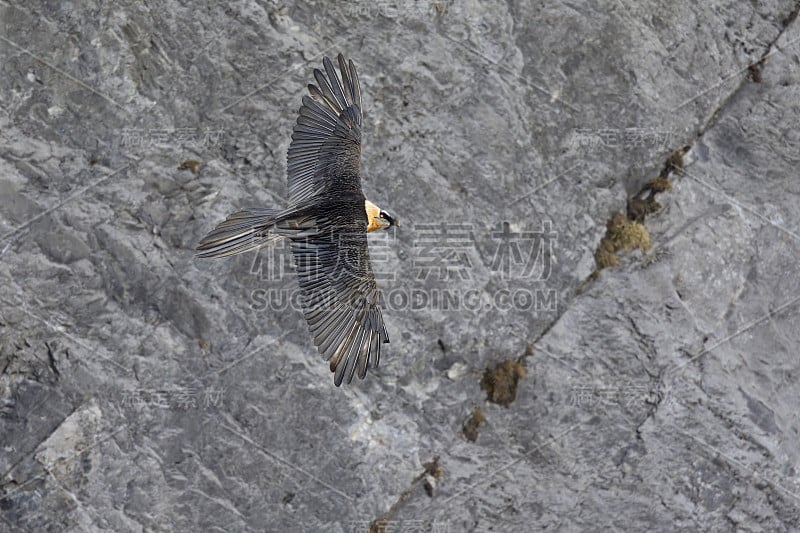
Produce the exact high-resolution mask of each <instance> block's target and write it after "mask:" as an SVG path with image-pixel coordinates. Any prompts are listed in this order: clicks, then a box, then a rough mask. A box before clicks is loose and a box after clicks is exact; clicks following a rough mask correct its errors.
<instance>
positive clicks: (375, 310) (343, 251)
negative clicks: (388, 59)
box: [288, 54, 389, 386]
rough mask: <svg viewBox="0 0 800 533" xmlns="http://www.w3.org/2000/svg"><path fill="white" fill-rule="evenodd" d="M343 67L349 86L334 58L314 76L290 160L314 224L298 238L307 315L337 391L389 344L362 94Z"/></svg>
mask: <svg viewBox="0 0 800 533" xmlns="http://www.w3.org/2000/svg"><path fill="white" fill-rule="evenodd" d="M338 61H339V69H340V71H341V80H340V79H339V77H338V76H337V74H336V70H335V69H334V67H333V63H332V62H331V61H330V59H328V58H327V57H326V58H325V59H324V60H323V66H324V68H325V73H323V72H322V71H320V70H318V69H315V70H314V78H315V79H316V81H317V85H309V86H308V91H309V93H310V94H311V96H304V97H303V107H301V108H300V114H299V116H298V118H297V123H296V125H295V127H294V131H293V133H292V144H291V145H290V146H289V155H288V175H289V202H290V205H292V206H294V207H295V208H296V209H298V210H301V211H302V212H304V213H307V214H308V216H309V217H310V219H306V220H305V222H304V226H305V228H306V229H304V230H303V233H302V237H301V236H300V234H298V235H296V236H294V237H292V239H291V248H292V255H293V256H294V259H295V265H296V268H297V276H298V280H299V283H300V289H301V292H302V306H303V313H304V315H305V318H306V321H307V322H308V325H309V328H310V330H311V333H312V335H313V336H314V344H315V345H316V346H317V347H318V349H319V351H320V353H321V354H322V356H323V357H324V358H325V359H326V360H329V361H330V368H331V371H332V372H334V383H335V384H336V386H339V385H341V383H342V381H345V380H346V381H347V382H348V383H349V382H350V381H352V379H353V376H354V375H356V374H358V376H359V378H364V376H366V374H367V369H369V368H373V367H377V366H378V364H379V362H380V355H381V345H382V344H384V343H387V342H389V336H388V334H387V333H386V327H385V326H384V323H383V316H382V315H381V309H380V300H381V293H380V290H379V289H378V285H377V283H376V282H375V276H374V275H373V273H372V267H371V266H370V260H369V250H368V247H367V234H366V229H367V215H366V211H365V207H364V194H363V193H362V191H361V177H360V174H359V167H360V159H361V89H360V88H359V84H358V74H357V73H356V68H355V65H354V64H353V62H352V61H349V62H345V59H344V57H343V56H342V55H341V54H339V57H338ZM326 74H327V76H326Z"/></svg>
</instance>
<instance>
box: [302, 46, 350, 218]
mask: <svg viewBox="0 0 800 533" xmlns="http://www.w3.org/2000/svg"><path fill="white" fill-rule="evenodd" d="M338 60H339V69H340V70H341V73H342V79H341V81H340V80H339V77H338V76H337V75H336V70H335V69H334V67H333V63H332V62H331V60H330V59H328V58H327V57H326V58H325V59H324V60H323V62H322V64H323V67H324V68H325V73H323V72H322V71H321V70H319V69H314V78H315V79H316V81H317V85H309V86H308V92H309V93H311V96H303V106H302V107H301V108H300V114H299V116H298V117H297V123H296V124H295V126H294V130H293V132H292V143H291V144H290V145H289V153H288V156H287V162H286V165H287V173H288V180H289V202H290V203H292V204H298V203H300V202H302V201H304V200H308V199H309V198H311V197H313V196H316V195H318V194H321V193H323V192H325V191H332V190H336V191H342V192H353V193H358V194H361V178H360V177H359V167H360V161H361V88H360V86H359V83H358V73H357V72H356V67H355V65H354V64H353V62H352V61H349V62H345V59H344V56H343V55H342V54H339V57H338ZM326 74H327V76H326Z"/></svg>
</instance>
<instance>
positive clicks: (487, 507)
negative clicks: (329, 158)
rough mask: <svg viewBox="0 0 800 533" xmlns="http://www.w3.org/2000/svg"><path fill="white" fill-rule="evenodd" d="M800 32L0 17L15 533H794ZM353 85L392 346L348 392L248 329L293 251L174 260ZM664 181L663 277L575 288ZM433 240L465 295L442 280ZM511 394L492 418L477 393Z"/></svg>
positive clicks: (694, 12) (82, 7)
mask: <svg viewBox="0 0 800 533" xmlns="http://www.w3.org/2000/svg"><path fill="white" fill-rule="evenodd" d="M798 10H800V5H799V4H798V2H796V1H789V0H768V1H762V2H724V1H712V2H690V1H684V0H678V1H674V2H661V1H657V0H645V1H642V2H630V1H626V0H622V1H620V0H604V1H599V2H597V1H586V2H580V3H577V4H575V3H569V2H555V3H553V2H539V1H536V2H516V1H513V0H512V1H508V2H500V1H488V2H478V1H477V0H465V1H457V2H447V1H445V2H441V3H432V2H428V1H419V2H412V1H407V2H406V1H398V2H385V1H375V2H357V3H356V2H350V3H329V2H321V1H320V2H303V3H301V4H297V5H289V4H283V3H279V2H272V1H258V2H248V1H244V2H235V3H232V4H230V5H227V6H218V5H215V4H213V3H208V4H207V5H197V4H195V3H191V2H177V1H174V0H159V1H156V2H148V3H140V2H128V1H124V2H116V3H113V5H109V4H108V3H100V2H92V1H91V0H89V1H86V2H81V3H69V2H67V3H64V2H55V3H46V2H25V3H22V2H0V58H1V60H0V198H1V200H0V277H1V278H2V283H0V398H1V399H2V403H1V404H0V530H4V531H75V532H83V531H119V532H123V531H229V532H233V531H237V532H238V531H348V532H349V531H366V530H368V529H369V528H370V526H371V525H372V527H373V530H381V529H382V530H388V531H419V530H422V531H439V532H442V531H451V532H455V531H533V530H543V529H548V530H556V531H575V530H582V529H592V530H600V529H603V530H606V529H608V530H630V531H644V530H649V531H653V530H655V531H674V530H675V529H678V528H680V529H690V530H714V531H734V530H736V531H791V530H797V529H798V528H800V474H799V473H798V469H797V463H798V460H800V446H798V416H797V413H798V411H797V401H798V398H799V397H800V385H798V376H800V359H798V346H799V345H800V328H798V325H799V324H800V318H799V316H800V311H799V310H800V276H798V270H799V269H800V266H798V260H797V258H798V254H799V253H800V208H798V197H799V196H800V180H798V177H799V176H798V170H797V169H798V164H800V134H799V133H798V123H800V68H799V67H800V22H799V21H797V20H795V17H796V15H797V13H798ZM338 51H342V52H344V53H346V54H347V55H348V56H350V57H352V58H353V59H354V61H355V62H356V64H357V65H358V67H359V73H360V76H361V84H362V90H363V92H364V105H365V115H366V116H365V132H364V154H363V172H364V176H365V177H364V183H363V186H364V190H365V193H366V194H367V196H368V197H370V198H371V199H373V200H374V201H376V202H377V203H379V204H380V205H383V206H385V207H388V208H389V209H391V210H393V211H394V212H395V213H396V214H398V215H399V216H400V217H401V219H402V222H403V225H402V226H401V227H400V228H398V229H397V231H396V232H395V233H393V234H391V235H390V234H388V233H387V234H385V235H380V236H374V237H375V238H374V239H373V240H372V241H371V243H372V245H374V246H373V260H374V262H375V264H376V270H378V271H381V272H383V273H384V274H385V278H384V279H382V280H381V285H382V287H383V288H384V292H385V293H386V294H390V293H391V294H393V295H394V296H393V298H395V300H394V305H388V304H387V310H386V312H385V313H384V316H385V318H386V322H387V324H388V328H389V334H390V337H391V339H392V342H391V344H389V345H388V346H387V349H386V350H385V352H384V357H383V361H382V365H381V368H380V369H379V370H378V371H376V372H374V373H372V374H370V375H369V376H368V378H367V379H366V380H365V381H363V382H357V383H354V384H353V385H351V386H349V387H344V386H343V387H342V388H341V389H337V388H335V387H334V386H333V383H332V375H331V374H330V373H329V371H328V369H327V365H326V364H325V363H324V362H323V361H321V359H320V358H319V357H318V355H317V354H316V351H315V349H314V347H313V345H312V343H311V338H310V335H309V334H308V332H307V329H306V325H305V323H304V322H303V320H302V316H301V315H300V313H299V312H297V311H296V310H293V309H292V308H291V307H290V306H287V307H286V308H284V309H274V308H272V309H271V308H270V307H275V306H269V305H267V306H265V305H263V304H264V301H265V300H264V295H267V294H274V293H276V292H277V293H280V294H287V293H290V292H291V291H293V290H294V289H296V281H295V280H294V279H293V275H292V273H291V266H290V264H289V265H288V266H287V271H286V272H280V268H283V267H282V265H283V266H286V265H285V264H284V259H285V257H283V256H282V255H281V253H280V249H277V250H274V251H272V252H270V251H261V252H260V253H259V254H251V255H249V256H243V257H237V258H233V259H229V260H225V261H208V260H196V259H194V258H193V255H192V248H193V246H194V244H195V243H196V242H197V241H198V239H199V238H200V237H201V236H202V235H203V234H204V233H205V232H207V231H208V230H209V229H210V228H211V227H212V226H213V224H214V223H215V222H216V221H218V220H219V219H221V218H223V217H224V216H225V215H227V214H228V213H229V212H231V211H233V210H235V209H236V208H237V207H241V206H247V205H270V206H271V205H278V204H280V202H281V201H282V197H283V196H284V195H285V168H286V164H285V153H286V149H287V147H288V144H289V140H290V132H291V127H292V125H293V123H294V120H295V118H296V110H297V109H298V107H299V105H300V98H301V95H302V94H303V93H304V92H305V85H306V84H307V83H308V82H309V81H311V79H312V78H311V69H312V68H314V67H318V66H319V65H320V64H321V56H322V55H323V54H327V55H331V56H333V55H335V54H336V53H337V52H338ZM748 67H750V68H748ZM684 146H689V147H690V149H689V150H688V153H687V154H686V156H685V158H684V168H683V170H682V171H676V172H673V173H672V175H671V176H670V177H671V180H672V190H671V191H669V192H664V193H662V194H659V195H658V196H657V199H658V202H659V203H660V205H661V209H660V210H658V211H657V212H655V213H652V214H650V215H649V216H647V217H646V219H645V221H644V225H645V227H646V228H647V230H648V232H649V236H650V241H651V246H650V248H649V249H648V250H646V251H644V252H643V251H641V250H636V251H634V252H632V253H628V254H621V255H620V264H619V265H618V266H617V267H615V268H608V269H605V270H603V271H602V272H601V273H600V275H599V276H598V277H597V279H594V280H592V279H591V278H590V275H591V274H592V272H593V270H594V269H595V261H594V254H595V251H596V250H597V248H598V245H599V243H600V241H601V239H602V238H603V236H604V234H605V232H606V222H607V221H608V220H609V218H610V217H611V216H612V215H613V213H615V212H618V211H623V212H624V211H625V209H626V203H627V200H628V197H629V196H630V195H634V194H636V193H637V191H639V190H640V188H641V187H642V185H643V184H644V183H646V182H647V181H649V180H650V179H651V178H653V177H655V176H657V175H658V173H659V172H660V171H661V170H662V169H663V168H664V166H665V164H666V163H667V161H668V159H669V158H670V154H672V153H673V152H674V151H675V150H676V149H679V148H681V147H684ZM187 160H197V161H199V162H200V163H201V165H200V166H199V168H198V169H197V173H196V174H195V173H193V172H192V171H190V170H186V169H182V170H181V169H178V167H179V166H180V165H181V163H182V162H184V161H187ZM442 222H444V223H445V224H450V225H451V226H449V227H450V228H457V229H458V228H460V231H461V232H462V235H461V237H460V238H461V240H462V241H463V240H464V239H465V238H466V240H467V244H466V245H464V244H461V245H458V246H457V247H456V246H453V247H449V248H448V247H447V246H444V245H441V244H439V245H437V247H434V250H435V254H434V255H436V254H438V255H443V254H445V253H453V252H454V251H455V253H456V254H457V255H458V258H457V259H458V261H457V262H454V263H453V264H456V265H457V266H458V265H460V266H464V268H460V266H459V267H458V268H455V269H453V270H451V271H449V272H443V271H441V270H435V271H433V272H427V271H426V270H425V269H424V268H422V267H423V266H424V260H429V259H430V258H431V252H430V250H428V251H427V252H425V251H424V250H426V249H425V248H424V246H422V243H423V241H424V238H423V237H425V236H426V235H427V236H428V238H430V237H431V235H432V234H433V235H434V236H435V235H438V237H437V238H439V237H442V233H441V232H439V233H436V231H434V230H435V227H434V230H431V229H430V228H431V226H430V224H441V223H442ZM503 222H509V223H510V225H509V230H510V231H513V232H517V233H519V232H526V231H528V232H536V231H540V230H541V229H547V228H550V229H552V231H553V232H556V234H557V237H556V238H555V239H554V240H550V241H548V242H550V243H552V249H547V248H546V247H544V248H541V250H540V251H542V256H541V259H543V260H544V261H545V264H547V265H549V266H550V268H549V269H545V270H541V271H538V273H537V272H534V273H533V275H527V276H522V275H520V272H519V270H518V268H517V267H519V266H520V265H519V264H517V263H515V262H514V260H513V259H514V258H513V256H512V257H511V263H505V264H506V265H510V266H511V268H509V270H508V271H507V272H506V271H504V267H503V265H504V264H503V263H498V262H497V260H498V257H505V256H502V254H501V255H498V254H499V253H500V252H499V250H503V248H502V247H501V244H502V242H503V241H502V240H500V239H498V237H497V235H496V232H498V231H499V230H500V229H502V227H503V226H502V224H503ZM426 225H428V226H426ZM426 228H427V229H426ZM464 228H468V231H467V232H466V233H467V237H464V235H463V233H464ZM432 231H433V233H431V232H432ZM426 232H427V233H426ZM456 240H458V239H456ZM437 242H439V241H437ZM520 242H521V244H519V243H520ZM532 242H543V241H531V240H530V239H528V240H522V241H518V244H519V245H520V246H522V247H524V246H525V245H527V246H531V243H532ZM450 244H452V242H450ZM505 250H506V251H508V250H510V249H505ZM270 254H273V255H270ZM425 254H427V255H425ZM448 264H449V263H448ZM440 265H441V263H440ZM275 268H278V270H279V271H278V272H277V273H276V272H275V271H274V269H275ZM425 274H430V275H425ZM440 274H445V275H441V276H440ZM437 291H438V292H439V293H441V292H442V291H450V294H457V295H473V296H475V295H477V296H476V297H477V298H479V300H477V301H479V305H477V306H476V305H470V306H466V305H463V302H462V305H461V306H460V307H459V308H457V309H453V308H451V309H443V308H442V306H441V305H434V303H433V301H432V299H431V298H432V297H431V295H433V294H436V293H437ZM528 294H533V295H537V294H538V295H547V298H545V299H543V302H542V304H543V305H540V306H538V307H537V306H533V307H532V308H526V306H525V305H522V304H524V303H525V302H524V301H522V300H519V301H517V302H515V301H513V299H512V301H511V303H510V304H509V301H508V299H507V298H506V299H505V300H504V299H503V298H504V297H506V296H509V295H512V296H513V295H522V296H524V295H528ZM414 295H416V296H415V298H416V300H414V299H407V300H403V298H406V297H409V298H410V297H411V296H414ZM425 297H427V298H428V301H427V302H426V301H421V302H420V301H419V299H420V298H425ZM414 302H416V303H414ZM390 303H391V302H390ZM473 303H474V301H473ZM412 304H413V305H412ZM507 360H514V361H517V360H518V361H519V362H520V363H521V365H523V366H524V368H525V370H524V373H525V374H526V375H525V376H524V377H522V378H521V379H520V380H519V384H518V388H517V389H516V397H515V398H514V400H513V401H511V402H510V403H509V404H508V405H507V406H502V405H497V404H495V403H492V402H488V401H487V400H486V398H487V394H486V392H485V391H483V390H481V386H480V385H481V381H482V377H483V376H484V371H485V369H487V368H492V367H494V366H495V365H497V364H498V363H501V362H503V361H507ZM476 407H480V408H481V409H482V412H483V415H484V416H485V418H486V421H485V422H484V423H483V424H482V425H480V426H479V427H478V434H477V438H476V440H475V441H470V440H468V439H466V438H465V436H464V434H463V432H462V426H463V424H464V423H465V421H466V420H467V419H468V417H469V416H470V413H472V412H473V411H474V410H475V409H476ZM435 457H438V468H439V469H438V470H437V468H436V467H435V465H431V462H433V460H434V458H435ZM426 464H427V467H426V466H425V465H426ZM426 471H427V472H428V474H427V477H426ZM434 473H435V474H436V476H434V478H437V479H435V487H431V486H428V487H427V488H428V489H431V488H432V489H433V490H426V486H425V485H426V483H428V482H429V481H430V478H431V475H432V474H434Z"/></svg>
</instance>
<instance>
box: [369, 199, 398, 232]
mask: <svg viewBox="0 0 800 533" xmlns="http://www.w3.org/2000/svg"><path fill="white" fill-rule="evenodd" d="M364 207H365V208H366V210H367V221H368V224H367V233H369V232H371V231H375V230H379V229H389V228H391V227H392V226H399V225H400V223H399V222H398V220H397V218H396V217H395V216H394V215H392V214H390V213H389V212H388V211H385V210H383V209H381V208H380V207H378V206H377V205H375V204H373V203H372V202H370V201H369V200H367V201H366V202H365V203H364Z"/></svg>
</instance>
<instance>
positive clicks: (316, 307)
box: [291, 216, 389, 387]
mask: <svg viewBox="0 0 800 533" xmlns="http://www.w3.org/2000/svg"><path fill="white" fill-rule="evenodd" d="M332 222H333V221H332V220H330V219H326V218H325V217H324V216H323V217H321V218H320V219H318V220H316V223H315V225H316V226H317V227H318V228H326V229H323V230H321V231H319V232H318V233H317V234H316V235H313V236H309V237H306V238H303V239H293V240H292V242H291V247H292V255H293V256H294V260H295V266H296V268H297V276H298V280H299V282H300V289H301V291H302V296H303V297H302V306H303V314H304V315H305V318H306V321H307V322H308V326H309V329H310V330H311V333H312V334H313V335H314V344H315V345H316V346H317V348H318V349H319V352H320V354H322V356H323V357H324V358H325V359H326V360H329V361H330V368H331V372H334V383H335V384H336V386H337V387H338V386H339V385H341V383H342V381H343V380H346V381H347V382H348V383H350V381H352V379H353V376H354V375H355V373H356V371H357V372H358V377H359V378H361V379H363V378H364V376H366V374H367V369H368V368H374V367H377V366H378V364H379V362H380V358H381V345H382V344H383V343H387V342H389V336H388V334H387V333H386V327H385V326H384V323H383V316H382V314H381V309H380V303H381V302H380V300H381V293H380V290H379V289H378V285H377V283H376V282H375V276H374V275H373V273H372V268H371V266H370V262H369V254H368V253H367V234H366V233H365V231H364V224H363V223H354V224H350V225H349V226H346V227H343V226H342V225H341V224H338V225H337V224H334V223H332Z"/></svg>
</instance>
